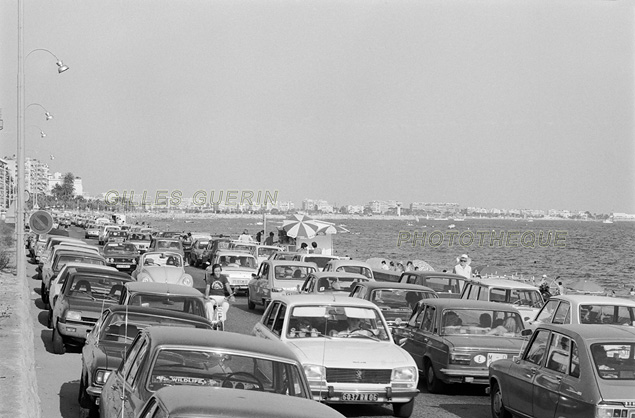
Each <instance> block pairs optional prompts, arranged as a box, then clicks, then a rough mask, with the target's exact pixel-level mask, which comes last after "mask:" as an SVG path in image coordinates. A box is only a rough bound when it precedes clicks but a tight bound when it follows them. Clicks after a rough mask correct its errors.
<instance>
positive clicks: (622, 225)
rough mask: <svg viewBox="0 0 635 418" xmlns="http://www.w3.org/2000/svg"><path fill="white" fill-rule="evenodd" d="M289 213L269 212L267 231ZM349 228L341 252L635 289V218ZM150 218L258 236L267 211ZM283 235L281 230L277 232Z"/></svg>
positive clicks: (182, 227) (164, 224) (374, 222)
mask: <svg viewBox="0 0 635 418" xmlns="http://www.w3.org/2000/svg"><path fill="white" fill-rule="evenodd" d="M283 219H284V218H283V217H277V218H274V219H268V220H266V229H267V234H268V233H269V231H274V232H275V231H276V230H277V228H280V227H281V226H282V222H283ZM327 220H328V221H329V222H333V223H335V224H336V225H339V226H341V227H342V228H343V229H345V230H347V231H349V232H340V233H336V234H334V235H333V236H332V241H333V249H334V253H335V254H336V255H340V256H349V257H351V258H353V259H358V260H363V261H366V260H368V259H370V258H382V259H386V260H387V261H395V263H397V262H402V263H403V264H404V265H405V264H406V262H407V261H408V260H410V261H413V260H423V261H425V262H427V263H428V264H429V265H430V266H432V268H434V270H436V271H444V270H447V271H451V270H452V267H453V266H454V265H455V264H457V257H459V256H460V255H462V254H467V255H468V256H469V257H470V259H471V265H472V266H473V267H477V266H480V267H483V266H489V268H490V270H492V269H493V270H495V271H496V272H497V273H498V274H501V275H514V276H518V277H522V278H523V279H527V280H531V279H532V278H533V279H534V280H536V281H539V280H541V278H542V276H543V275H546V276H547V278H548V279H551V280H554V279H556V278H557V280H561V281H562V282H563V284H564V285H565V286H567V285H568V284H572V283H574V282H576V281H578V280H583V279H585V280H588V281H592V282H595V283H597V284H599V285H601V286H602V287H604V289H605V290H606V291H607V292H609V293H610V294H612V293H613V292H614V293H615V295H616V296H629V295H630V290H631V289H632V288H633V287H634V286H635V260H634V258H635V222H614V223H612V224H605V223H602V222H596V221H574V220H552V219H549V220H541V219H535V220H522V219H519V220H512V219H480V218H467V219H465V220H452V219H448V220H432V219H417V218H415V219H413V218H412V217H408V218H406V219H400V218H387V219H384V218H379V217H357V218H347V219H343V218H340V219H337V220H333V219H327ZM136 222H138V223H142V222H146V223H150V224H151V226H153V227H156V228H158V229H159V230H168V229H169V230H176V231H184V232H190V231H191V232H193V231H196V232H210V233H212V234H226V235H230V236H236V237H237V236H238V235H239V234H240V233H241V232H242V231H243V230H244V229H247V230H248V231H249V233H250V234H251V235H252V236H255V234H256V232H257V231H260V230H262V229H263V228H264V227H265V226H264V224H263V219H262V217H258V216H252V217H245V216H236V217H229V218H223V217H218V218H217V217H214V216H213V215H212V217H210V218H205V217H196V218H192V217H188V216H187V215H183V216H179V215H174V216H156V215H154V216H152V217H149V216H145V215H134V216H132V217H131V216H129V217H128V223H136ZM276 236H277V234H276Z"/></svg>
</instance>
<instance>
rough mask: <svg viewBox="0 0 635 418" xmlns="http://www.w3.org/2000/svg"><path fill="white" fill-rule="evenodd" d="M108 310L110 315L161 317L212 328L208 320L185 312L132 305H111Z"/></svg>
mask: <svg viewBox="0 0 635 418" xmlns="http://www.w3.org/2000/svg"><path fill="white" fill-rule="evenodd" d="M108 309H109V310H110V312H112V313H119V312H122V313H125V312H128V313H131V314H146V315H148V316H150V315H151V316H163V317H170V318H179V319H189V320H192V321H196V322H201V323H204V324H207V325H209V326H210V329H211V326H212V323H211V322H210V321H209V320H208V319H206V318H203V317H202V316H198V315H194V314H191V313H186V312H180V311H173V310H170V309H160V308H149V307H146V306H133V305H112V306H110V307H108Z"/></svg>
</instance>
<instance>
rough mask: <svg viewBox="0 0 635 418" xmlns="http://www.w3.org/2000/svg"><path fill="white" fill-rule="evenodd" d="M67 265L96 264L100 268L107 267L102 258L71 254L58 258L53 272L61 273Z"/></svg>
mask: <svg viewBox="0 0 635 418" xmlns="http://www.w3.org/2000/svg"><path fill="white" fill-rule="evenodd" d="M67 263H81V264H95V265H98V266H103V265H105V263H104V260H102V259H101V258H94V257H89V256H83V255H79V254H69V255H61V256H59V257H58V258H57V261H56V262H55V265H53V271H55V272H59V271H60V270H61V269H62V267H64V266H65V265H66V264H67Z"/></svg>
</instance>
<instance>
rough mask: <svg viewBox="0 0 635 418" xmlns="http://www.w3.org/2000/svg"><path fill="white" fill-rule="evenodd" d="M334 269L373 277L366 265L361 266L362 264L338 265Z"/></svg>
mask: <svg viewBox="0 0 635 418" xmlns="http://www.w3.org/2000/svg"><path fill="white" fill-rule="evenodd" d="M336 271H342V272H346V273H357V274H363V275H364V276H366V277H368V278H369V279H370V278H372V277H373V273H372V272H371V271H370V269H369V268H367V267H363V266H340V267H338V268H337V270H336Z"/></svg>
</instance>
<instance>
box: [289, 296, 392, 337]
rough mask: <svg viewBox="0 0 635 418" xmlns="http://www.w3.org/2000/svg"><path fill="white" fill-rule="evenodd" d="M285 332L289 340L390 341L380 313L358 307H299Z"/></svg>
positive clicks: (295, 309)
mask: <svg viewBox="0 0 635 418" xmlns="http://www.w3.org/2000/svg"><path fill="white" fill-rule="evenodd" d="M285 332H286V335H287V337H288V338H305V337H323V336H329V337H339V338H355V337H359V338H370V339H377V340H382V341H386V340H389V337H388V331H387V330H386V327H385V326H384V322H383V321H382V320H381V316H380V313H379V311H377V309H373V308H367V307H359V306H332V305H309V306H296V307H294V308H293V310H292V311H291V315H290V316H289V321H288V324H287V326H286V329H285Z"/></svg>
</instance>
